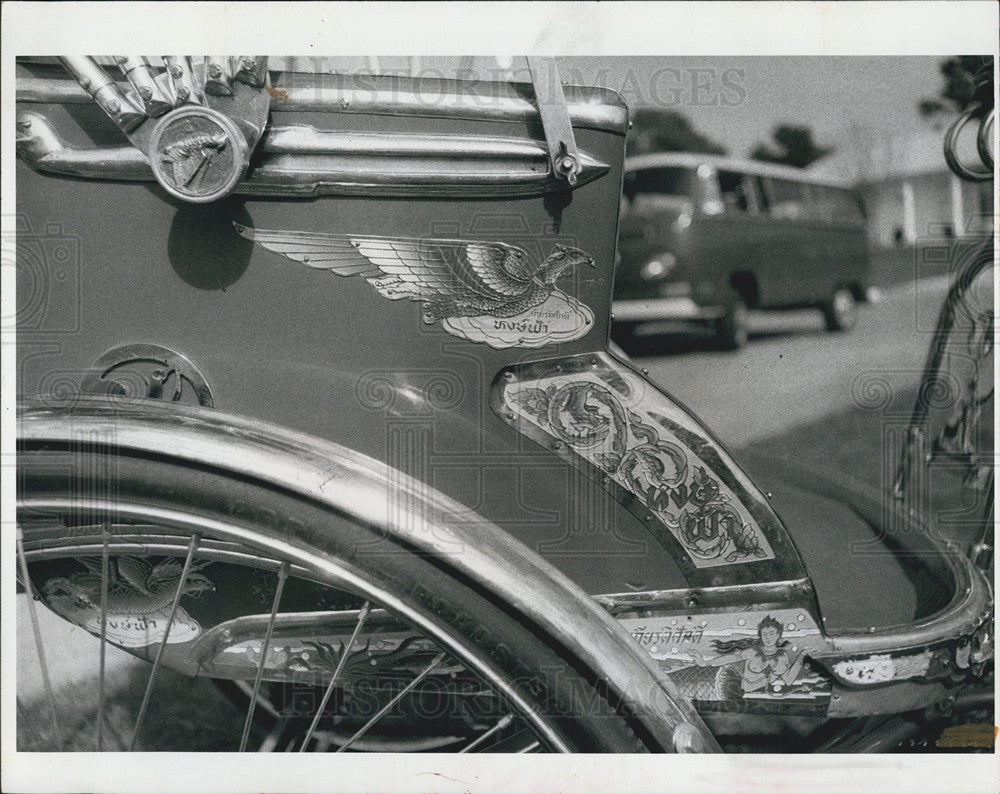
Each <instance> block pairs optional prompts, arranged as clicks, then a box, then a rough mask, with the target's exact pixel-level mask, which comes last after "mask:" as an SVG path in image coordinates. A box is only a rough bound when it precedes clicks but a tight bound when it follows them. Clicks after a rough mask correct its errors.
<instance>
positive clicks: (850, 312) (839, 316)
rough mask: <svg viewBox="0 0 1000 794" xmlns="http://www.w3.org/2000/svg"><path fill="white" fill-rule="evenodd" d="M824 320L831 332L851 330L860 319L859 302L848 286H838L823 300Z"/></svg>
mask: <svg viewBox="0 0 1000 794" xmlns="http://www.w3.org/2000/svg"><path fill="white" fill-rule="evenodd" d="M822 310H823V320H824V321H825V322H826V330H827V331H830V332H831V333H835V332H844V331H850V330H851V329H852V328H854V326H855V324H856V323H857V321H858V304H857V301H856V300H855V299H854V293H853V292H851V290H849V289H848V288H847V287H838V288H837V289H836V290H834V292H833V294H832V295H831V296H830V297H829V298H828V299H827V300H826V301H824V302H823V305H822Z"/></svg>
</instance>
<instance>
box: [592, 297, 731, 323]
mask: <svg viewBox="0 0 1000 794" xmlns="http://www.w3.org/2000/svg"><path fill="white" fill-rule="evenodd" d="M611 313H612V316H613V317H614V321H615V322H625V323H637V322H652V321H655V320H715V319H718V318H719V317H721V316H722V315H723V314H724V313H725V309H724V308H723V307H721V306H699V305H698V304H697V303H695V302H694V301H693V300H691V298H637V299H633V300H619V301H614V302H613V303H612V304H611Z"/></svg>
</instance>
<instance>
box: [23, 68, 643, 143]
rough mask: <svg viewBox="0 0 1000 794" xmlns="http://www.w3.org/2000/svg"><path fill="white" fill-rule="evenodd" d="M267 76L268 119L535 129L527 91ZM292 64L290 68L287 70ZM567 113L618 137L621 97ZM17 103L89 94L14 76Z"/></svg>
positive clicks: (74, 100)
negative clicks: (393, 119)
mask: <svg viewBox="0 0 1000 794" xmlns="http://www.w3.org/2000/svg"><path fill="white" fill-rule="evenodd" d="M268 63H269V64H270V65H271V68H270V78H271V87H272V90H271V91H270V92H269V93H270V96H271V100H272V101H271V108H270V109H271V111H272V112H273V113H283V112H297V111H303V110H309V111H319V112H324V113H350V114H354V113H363V114H372V115H380V116H404V115H407V116H422V117H427V118H450V119H464V120H470V121H504V122H520V123H525V122H527V123H539V122H540V118H539V113H538V108H537V107H536V106H535V104H534V102H533V101H532V96H531V95H530V93H528V92H529V91H530V86H523V85H515V84H510V83H493V82H490V83H487V82H482V83H476V82H473V81H463V80H444V79H439V78H429V77H421V78H409V77H391V76H375V75H332V74H323V73H318V74H317V73H314V72H305V71H293V70H284V69H282V68H281V67H282V64H281V59H276V58H272V59H270V60H269V61H268ZM288 65H289V66H294V64H288ZM563 90H564V92H565V95H566V103H567V111H568V113H569V118H570V121H571V122H572V124H573V126H574V127H577V128H587V129H596V130H606V131H609V132H615V133H618V134H619V135H624V134H625V133H626V132H627V131H628V110H627V108H626V107H625V102H624V101H623V100H622V99H621V97H620V96H618V95H617V94H615V93H614V92H612V91H608V90H606V89H590V88H582V87H578V86H564V87H563ZM17 101H18V102H32V103H69V104H86V103H88V102H90V101H91V98H90V95H89V94H88V93H87V92H86V91H84V90H83V89H81V88H80V87H79V86H78V85H77V84H76V83H75V82H73V81H71V80H64V79H56V78H46V77H20V76H19V77H18V78H17Z"/></svg>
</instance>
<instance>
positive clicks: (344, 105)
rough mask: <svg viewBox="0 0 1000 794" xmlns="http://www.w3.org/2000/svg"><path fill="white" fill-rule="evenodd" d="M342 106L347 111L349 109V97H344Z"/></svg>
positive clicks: (341, 102)
mask: <svg viewBox="0 0 1000 794" xmlns="http://www.w3.org/2000/svg"><path fill="white" fill-rule="evenodd" d="M340 106H341V107H342V108H345V109H346V108H349V107H350V106H351V100H349V99H348V98H347V97H342V98H341V100H340Z"/></svg>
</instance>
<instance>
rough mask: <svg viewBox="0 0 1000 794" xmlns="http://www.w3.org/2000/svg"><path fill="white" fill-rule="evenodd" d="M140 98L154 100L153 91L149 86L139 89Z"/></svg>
mask: <svg viewBox="0 0 1000 794" xmlns="http://www.w3.org/2000/svg"><path fill="white" fill-rule="evenodd" d="M139 96H141V97H142V98H143V99H152V98H153V89H152V88H150V87H149V86H145V85H144V86H143V87H142V88H140V89H139Z"/></svg>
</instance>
